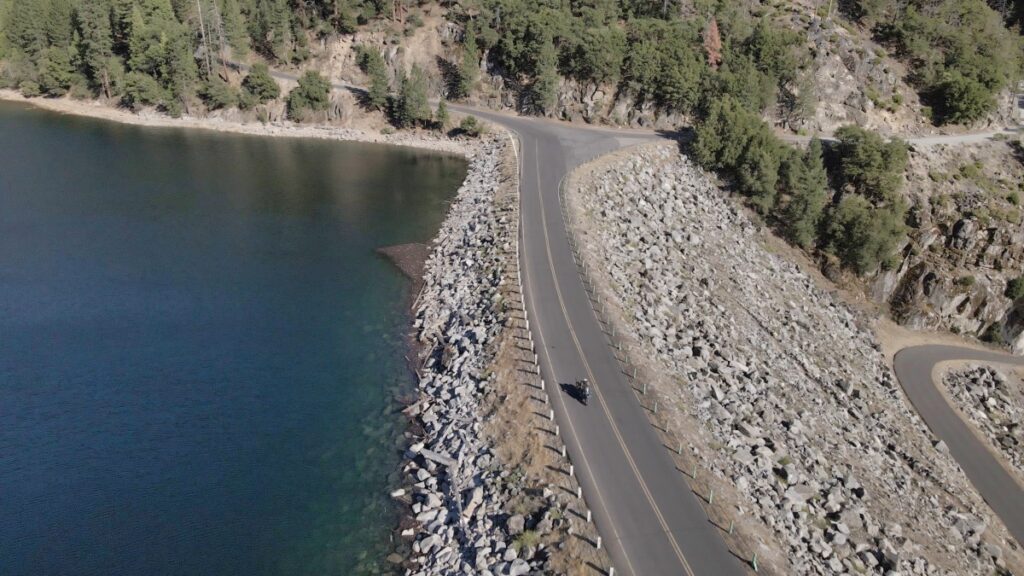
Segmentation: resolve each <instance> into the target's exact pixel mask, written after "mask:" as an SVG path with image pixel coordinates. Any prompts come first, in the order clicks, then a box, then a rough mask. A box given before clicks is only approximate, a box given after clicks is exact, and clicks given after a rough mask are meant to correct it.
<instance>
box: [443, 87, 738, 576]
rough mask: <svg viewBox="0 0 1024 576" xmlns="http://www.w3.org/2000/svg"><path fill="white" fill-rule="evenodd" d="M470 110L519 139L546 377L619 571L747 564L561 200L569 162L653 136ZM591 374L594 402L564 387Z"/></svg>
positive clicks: (529, 263)
mask: <svg viewBox="0 0 1024 576" xmlns="http://www.w3.org/2000/svg"><path fill="white" fill-rule="evenodd" d="M452 108H453V109H460V110H461V109H462V107H459V106H456V105H452ZM466 111H469V110H468V109H466ZM472 113H473V114H476V115H477V116H482V117H484V118H486V119H488V120H490V121H492V122H495V123H499V124H502V125H504V126H506V127H508V128H509V129H510V130H512V131H514V132H515V133H516V134H517V135H518V137H519V144H520V145H519V155H520V171H521V174H520V185H521V197H520V203H521V204H520V210H521V219H522V220H521V234H522V235H521V238H520V259H521V260H520V261H521V268H522V274H523V286H524V292H525V293H526V301H527V309H528V313H529V318H530V328H531V330H532V331H533V334H534V340H535V341H536V342H537V344H538V347H539V348H538V354H539V356H540V364H541V374H542V377H543V378H544V379H545V381H546V382H548V383H550V384H551V385H552V391H553V392H554V393H553V394H552V407H553V408H554V410H555V413H556V416H557V418H558V422H559V424H560V425H561V429H562V434H563V436H564V439H565V442H566V444H567V446H568V449H569V452H570V454H571V456H572V461H573V463H574V464H575V467H576V470H577V471H578V475H579V480H580V483H581V484H582V486H583V489H584V494H585V496H586V498H587V504H588V505H589V507H590V509H591V510H592V511H593V512H594V516H595V521H596V522H597V525H598V529H599V530H600V532H601V534H602V535H603V537H604V541H605V543H606V545H607V547H608V551H609V553H610V555H611V557H612V561H613V563H614V565H615V567H616V574H628V575H631V576H633V575H636V576H658V575H666V576H668V575H672V576H679V575H683V574H686V575H690V576H695V575H704V574H709V575H711V574H714V575H720V574H721V575H728V574H743V573H745V572H746V570H745V568H744V565H743V563H742V562H741V561H740V560H739V559H738V558H736V557H735V556H734V555H733V554H732V553H731V552H730V551H729V549H728V548H727V547H726V545H725V542H724V541H723V540H722V538H721V536H720V534H719V533H718V532H717V530H718V529H717V528H715V526H714V525H713V524H711V522H710V521H709V520H708V517H707V515H706V514H705V512H704V510H703V508H702V507H701V505H700V503H699V502H698V501H697V497H696V496H695V495H694V494H693V492H692V491H691V490H690V488H689V487H688V486H687V484H686V482H685V480H684V478H683V475H682V474H681V473H680V472H679V471H678V470H677V469H676V466H675V463H674V462H673V460H672V459H671V457H670V455H669V454H668V450H667V449H666V448H665V447H664V446H663V445H662V442H661V440H660V439H659V438H658V436H657V434H656V433H655V431H654V428H653V427H652V426H651V424H650V422H649V420H648V418H647V414H646V412H645V409H644V408H643V407H642V406H641V405H640V402H639V400H638V399H637V397H636V396H635V394H634V392H633V390H632V388H631V386H630V384H629V382H628V381H627V380H626V378H625V375H624V374H623V372H622V369H621V367H620V366H619V364H618V360H617V359H616V358H615V356H614V353H613V351H612V348H611V346H610V344H609V341H608V340H607V339H606V337H605V334H604V331H603V329H602V326H601V325H600V323H599V322H598V320H597V318H596V316H595V314H594V312H593V309H592V307H591V303H590V300H589V296H588V293H587V291H586V290H585V289H584V286H583V284H582V281H581V279H580V276H579V274H578V271H577V267H576V263H575V261H574V259H573V255H572V251H571V248H570V246H569V242H568V237H567V234H566V227H565V223H564V221H563V218H562V213H561V208H560V204H559V197H558V193H559V186H560V184H561V182H562V180H563V178H564V177H565V176H566V175H567V173H568V172H569V170H570V169H571V168H573V167H574V166H576V165H578V164H580V163H582V162H583V161H585V160H587V159H588V158H591V157H595V156H597V155H599V154H602V153H605V152H609V151H612V150H615V149H618V148H621V147H623V146H628V145H631V144H635V143H639V142H643V141H649V140H651V139H652V138H654V136H653V135H651V134H650V133H646V134H643V133H630V132H628V131H609V130H599V129H586V128H578V127H571V126H567V125H565V124H559V123H554V122H545V121H537V120H530V119H525V118H519V117H512V116H506V115H502V114H492V113H487V112H483V111H480V110H472ZM582 378H588V379H589V380H590V383H591V389H592V391H593V397H592V399H591V401H590V403H589V405H587V406H584V405H582V404H580V403H579V402H577V401H576V400H574V399H573V398H571V397H569V396H568V395H566V394H564V393H562V392H561V389H560V387H559V386H557V385H556V384H562V383H571V382H575V381H576V380H578V379H582Z"/></svg>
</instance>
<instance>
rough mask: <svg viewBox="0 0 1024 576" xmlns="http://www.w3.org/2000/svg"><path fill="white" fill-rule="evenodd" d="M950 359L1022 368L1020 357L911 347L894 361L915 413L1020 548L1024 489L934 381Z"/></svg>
mask: <svg viewBox="0 0 1024 576" xmlns="http://www.w3.org/2000/svg"><path fill="white" fill-rule="evenodd" d="M950 360H973V361H979V362H995V363H1004V364H1015V365H1018V366H1024V358H1020V357H1018V356H1010V355H1008V354H999V353H995V352H986V351H983V350H974V349H971V348H962V347H958V346H914V347H911V348H904V349H903V350H900V351H899V352H898V353H897V354H896V357H895V358H894V359H893V367H894V368H895V369H896V377H897V378H898V379H899V381H900V384H901V385H902V386H903V390H904V391H906V393H907V396H908V397H910V401H911V402H912V403H913V404H914V408H916V409H917V412H918V414H920V415H921V417H922V418H923V419H924V421H925V423H926V424H928V427H929V428H930V429H931V431H932V432H933V433H934V434H935V436H937V437H938V438H939V439H940V440H942V441H943V442H945V443H946V446H947V447H948V448H949V453H950V454H951V455H952V456H953V458H955V459H956V461H957V462H958V463H959V464H960V467H961V468H962V469H963V470H964V472H965V473H966V474H967V477H968V478H969V479H970V480H971V483H972V484H974V487H975V488H976V489H977V490H978V492H979V493H980V494H981V497H982V498H984V499H985V501H986V502H987V503H988V505H989V506H990V507H991V508H992V510H993V511H995V513H996V514H997V515H998V516H999V518H1000V519H1001V520H1002V521H1003V524H1005V525H1006V528H1007V529H1008V530H1009V531H1010V534H1011V535H1013V537H1014V538H1016V539H1017V542H1018V543H1020V544H1024V490H1022V488H1021V485H1020V484H1019V483H1018V482H1017V481H1016V480H1015V479H1014V477H1013V476H1012V475H1011V474H1010V472H1008V471H1007V470H1006V468H1004V467H1003V466H1002V465H1001V464H1000V462H999V461H998V460H997V459H996V457H995V456H994V455H993V454H992V452H991V451H990V448H989V444H988V442H987V440H984V439H982V438H979V437H978V436H977V435H975V434H974V432H973V431H972V430H971V428H970V427H969V425H968V424H967V423H966V422H964V421H963V420H962V419H961V418H960V416H959V414H958V413H957V412H956V411H954V410H953V408H952V407H951V406H950V405H949V403H948V402H946V399H945V398H944V397H943V395H942V393H941V392H939V390H938V389H937V388H936V384H935V382H933V381H932V369H933V368H934V367H935V365H936V364H938V363H940V362H946V361H950Z"/></svg>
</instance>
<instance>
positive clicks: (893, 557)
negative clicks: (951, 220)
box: [570, 145, 1024, 574]
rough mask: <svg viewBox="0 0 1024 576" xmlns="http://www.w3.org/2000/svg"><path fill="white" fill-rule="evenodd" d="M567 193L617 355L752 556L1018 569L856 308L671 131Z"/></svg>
mask: <svg viewBox="0 0 1024 576" xmlns="http://www.w3.org/2000/svg"><path fill="white" fill-rule="evenodd" d="M570 205H571V211H572V213H573V214H574V215H575V218H576V219H577V221H578V222H579V224H577V232H578V234H579V238H580V239H581V247H582V250H583V252H584V253H585V257H586V259H587V260H588V262H589V264H590V268H591V269H592V270H594V271H596V272H595V275H596V284H597V286H598V290H599V291H600V292H602V293H603V297H604V298H605V299H606V301H607V302H608V304H609V306H608V307H609V309H611V310H612V315H613V322H616V323H618V324H620V326H619V330H618V331H619V332H620V333H623V334H627V335H632V337H630V336H627V337H626V345H627V348H629V356H630V358H631V360H632V361H633V362H634V363H637V364H639V365H640V366H641V371H640V374H641V376H640V378H644V379H647V380H648V381H649V383H650V384H652V386H653V388H654V391H655V392H656V393H657V394H658V396H659V397H660V398H661V401H662V406H667V407H668V410H665V411H664V412H661V413H659V417H662V415H663V414H664V418H665V419H666V420H667V423H666V424H665V426H666V428H668V429H670V430H672V431H673V433H677V434H678V433H679V432H680V431H681V434H680V435H681V437H682V438H683V439H684V440H685V441H686V442H688V443H690V448H689V450H690V451H692V452H693V453H695V455H696V457H697V458H698V460H699V469H700V470H706V471H708V472H709V476H710V478H711V479H712V480H711V481H710V482H711V485H712V486H713V487H714V488H715V491H716V492H715V506H716V507H717V508H716V510H722V509H723V508H724V509H725V510H726V511H727V512H726V513H727V514H728V515H730V516H731V517H732V518H733V519H735V522H736V527H737V529H738V530H739V531H740V533H741V534H746V536H747V540H748V541H751V542H754V544H753V546H754V548H755V549H756V550H758V552H759V555H760V558H761V560H762V564H763V565H766V566H769V567H770V568H771V569H772V570H773V571H775V572H777V573H781V574H842V573H850V574H859V573H877V574H897V573H899V574H991V573H993V572H994V571H997V570H999V569H1000V567H1002V566H1009V567H1010V568H1011V569H1015V570H1017V571H1021V568H1022V567H1024V561H1022V560H1024V556H1022V554H1021V551H1020V549H1019V547H1018V546H1017V544H1016V543H1015V542H1014V541H1013V540H1012V538H1011V537H1010V536H1009V535H1008V534H1007V532H1006V530H1005V528H1004V527H1003V526H1002V524H1001V523H1000V522H999V521H998V519H997V518H996V517H995V516H994V515H993V514H992V512H991V511H990V510H989V509H988V508H987V506H986V505H985V503H984V502H983V501H982V500H981V498H980V497H979V496H978V494H977V493H976V492H975V491H974V489H973V488H972V486H971V485H970V483H969V481H968V480H967V478H966V477H965V476H964V474H963V473H962V471H961V470H960V469H959V467H958V466H957V464H956V462H955V461H954V460H953V459H952V458H951V457H950V456H949V455H948V453H946V452H944V451H943V450H942V449H941V445H939V446H938V447H936V446H935V444H934V438H933V437H932V436H931V435H930V433H929V432H928V430H927V429H926V427H925V426H924V424H923V423H922V421H921V420H920V419H919V418H918V417H917V415H916V413H915V412H914V411H913V408H912V407H911V406H910V405H909V403H908V402H907V401H906V399H905V397H904V395H903V393H902V391H901V390H900V387H899V385H898V383H897V382H896V379H895V377H894V375H893V374H892V371H891V370H890V369H889V368H888V366H887V365H886V363H885V360H884V358H883V356H882V354H881V353H880V352H879V346H878V344H877V343H876V341H875V339H874V337H873V335H872V333H871V332H870V331H869V330H868V329H867V327H866V324H867V320H866V319H864V318H862V317H859V316H858V315H857V314H856V313H854V312H853V311H851V310H850V309H848V308H847V307H846V306H845V305H843V304H842V303H841V302H839V301H838V300H837V299H836V297H834V296H833V295H831V294H830V293H827V292H826V291H824V290H822V289H820V288H819V287H818V286H817V285H816V284H815V282H814V281H813V280H812V279H810V278H809V277H808V276H807V275H805V274H804V273H802V272H801V271H800V269H799V268H798V267H797V266H796V265H795V264H793V263H791V262H789V261H787V260H785V259H784V258H782V257H780V256H778V255H776V254H773V253H771V252H769V251H768V250H767V249H766V248H765V244H764V239H763V238H762V236H761V234H762V231H760V230H759V229H758V228H757V226H755V225H754V224H752V223H751V221H750V220H749V219H748V217H747V216H746V215H745V214H744V213H743V212H742V211H741V210H739V209H738V208H737V204H736V203H734V202H732V201H730V200H729V199H728V198H726V197H725V196H724V195H723V194H722V193H721V192H720V191H719V190H718V189H717V188H716V187H715V185H714V183H713V182H712V180H711V179H710V178H709V177H708V176H707V175H706V174H705V173H703V172H702V171H701V170H700V169H699V168H697V167H696V166H695V165H694V164H693V163H691V162H690V161H689V160H688V159H687V158H686V157H684V156H681V155H680V154H679V153H678V151H677V150H676V149H675V148H674V147H672V146H665V145H661V146H653V147H651V146H649V147H644V148H639V149H634V150H633V151H627V153H622V154H620V155H618V156H614V157H612V158H610V159H605V160H601V161H598V162H597V163H594V164H592V165H590V166H588V167H585V168H584V170H583V171H581V172H579V173H577V175H576V181H575V184H574V185H573V186H572V187H571V192H570ZM616 315H618V316H619V318H618V319H617V320H616V319H615V316H616ZM663 422H664V421H663ZM701 475H702V474H701V473H698V476H701Z"/></svg>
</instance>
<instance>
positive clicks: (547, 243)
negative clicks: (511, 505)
mask: <svg viewBox="0 0 1024 576" xmlns="http://www.w3.org/2000/svg"><path fill="white" fill-rule="evenodd" d="M534 156H535V157H537V158H539V157H540V151H539V149H538V146H537V143H536V141H535V142H534ZM536 169H537V191H538V193H542V192H541V190H542V188H541V183H540V162H539V161H538V162H536ZM559 188H561V185H560V186H559ZM556 193H557V191H556ZM540 211H541V222H542V223H543V224H544V225H543V226H542V228H543V229H544V245H545V248H546V249H547V255H548V267H549V268H550V270H551V277H552V281H553V282H554V284H555V293H556V294H557V295H558V305H559V307H560V308H561V309H562V315H563V316H564V317H565V323H566V326H567V327H568V328H569V334H570V335H572V340H573V343H574V344H575V345H576V351H577V352H578V353H579V356H580V360H581V361H582V362H583V367H584V368H585V369H586V371H587V375H588V376H589V377H590V380H591V381H592V382H593V383H594V392H595V394H596V395H597V399H598V402H600V403H601V409H602V410H603V411H604V413H605V416H606V417H607V419H608V423H609V424H610V425H611V428H612V432H613V433H614V434H615V438H616V439H617V440H618V442H619V446H621V447H622V451H623V453H624V454H625V455H626V460H627V461H628V462H629V466H630V468H632V470H633V474H634V475H635V476H636V479H637V481H638V482H639V483H640V488H641V490H643V493H644V496H645V497H646V498H647V501H648V502H649V503H650V505H651V508H653V509H654V514H655V515H656V516H657V517H658V522H659V523H660V524H661V527H662V529H663V530H664V531H665V534H666V536H668V539H669V542H671V543H672V548H673V549H674V550H675V553H676V556H678V557H679V561H680V562H681V563H682V565H683V569H684V570H686V573H687V574H688V575H689V576H693V570H691V569H690V564H689V562H687V561H686V557H685V556H684V555H683V551H682V549H681V548H680V547H679V543H678V542H676V538H675V535H674V534H673V533H672V530H671V529H670V528H669V526H668V522H666V521H665V516H664V515H663V514H662V513H661V509H660V508H658V505H657V503H656V502H655V501H654V497H653V496H652V495H651V491H650V489H649V488H648V487H647V483H646V482H644V479H643V476H641V474H640V470H639V469H638V468H637V465H636V461H635V460H633V455H632V454H631V453H630V452H629V448H628V447H626V441H625V440H624V439H623V438H622V433H621V432H620V431H619V427H618V426H617V425H616V424H615V420H614V419H613V418H612V415H611V411H610V410H609V409H608V404H607V403H606V402H605V400H604V396H603V395H602V394H601V390H600V387H599V386H598V384H597V378H596V377H595V376H594V372H593V370H592V369H591V367H590V363H589V362H588V361H587V357H586V355H585V354H584V353H583V346H582V345H581V344H580V341H579V338H578V337H577V336H576V329H575V328H573V325H572V320H570V318H569V312H568V310H567V309H566V307H565V300H564V299H563V298H562V290H561V288H560V287H559V284H558V276H557V275H556V273H555V264H554V258H553V257H552V254H551V240H550V237H549V235H548V227H547V224H546V223H547V216H546V210H545V209H544V199H543V198H541V200H540ZM566 415H567V417H568V412H567V413H566ZM581 452H582V450H581ZM595 485H596V482H595Z"/></svg>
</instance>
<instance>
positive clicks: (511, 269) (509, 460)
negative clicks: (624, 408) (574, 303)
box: [484, 155, 610, 576]
mask: <svg viewBox="0 0 1024 576" xmlns="http://www.w3.org/2000/svg"><path fill="white" fill-rule="evenodd" d="M510 156H511V155H510ZM504 170H505V173H506V176H507V178H506V182H505V183H504V184H503V186H502V188H501V189H499V190H498V191H497V192H496V194H497V196H496V199H497V205H498V207H499V210H500V211H501V214H502V215H504V216H507V217H508V218H507V220H508V222H509V225H510V226H515V223H516V222H517V221H518V218H519V210H518V193H517V190H516V183H517V182H516V179H515V174H517V168H516V165H515V160H514V158H509V160H508V162H507V164H506V166H505V167H504ZM516 266H517V259H516V254H515V253H514V246H510V247H509V250H508V251H507V252H506V253H505V266H504V269H505V274H504V279H503V282H504V283H503V285H502V290H501V296H502V302H503V305H504V306H505V308H506V310H507V315H506V319H505V326H504V329H503V330H502V331H501V335H500V337H499V338H498V340H497V342H496V344H495V345H496V351H495V359H494V362H493V364H492V366H491V372H492V373H493V375H494V378H493V380H492V381H493V382H494V383H495V385H494V388H493V389H492V390H491V392H490V393H489V395H488V397H487V398H486V400H485V402H484V408H485V410H486V411H487V415H486V426H485V428H484V433H485V434H486V435H487V436H488V437H489V439H490V442H491V444H492V446H493V447H494V451H495V454H496V455H497V457H498V459H499V461H501V462H502V463H504V465H505V466H507V467H509V469H510V470H512V471H513V474H512V475H511V478H512V480H511V481H512V482H515V483H516V484H517V485H518V488H519V490H518V494H517V495H516V496H514V497H513V502H512V506H511V508H512V510H511V512H513V513H519V514H523V515H524V516H526V517H529V516H530V515H537V516H538V517H539V515H540V513H542V512H543V511H544V510H545V509H547V508H548V507H549V502H550V500H549V498H548V497H546V496H545V494H548V495H551V496H552V498H553V500H554V506H553V507H552V512H551V513H550V514H551V515H552V516H553V517H554V518H556V521H555V522H554V524H555V528H554V529H553V530H552V531H551V532H550V533H548V534H545V535H537V534H533V533H528V534H525V535H524V536H521V537H520V538H519V540H518V543H519V544H521V545H524V546H525V545H530V544H533V545H543V546H544V548H545V550H546V552H547V554H548V555H549V558H550V560H551V566H552V569H553V571H554V572H555V573H557V574H568V575H580V576H583V575H593V574H602V573H604V570H605V569H606V567H608V566H610V561H609V559H608V556H607V554H606V553H605V551H604V550H597V549H596V548H595V547H594V545H593V542H595V541H596V539H597V535H598V534H597V530H596V527H595V526H594V524H593V523H587V522H586V521H585V516H586V509H585V508H584V503H583V502H582V501H581V500H579V499H577V498H576V496H575V493H576V490H577V487H578V484H577V483H576V479H575V478H570V477H569V476H568V475H567V474H566V473H565V470H566V469H567V468H568V466H569V461H568V460H567V459H566V458H562V456H561V451H562V447H563V443H562V440H561V438H560V437H558V436H555V434H554V423H553V422H550V421H549V420H548V418H547V416H546V415H545V414H546V413H547V411H548V409H549V408H550V407H549V406H548V405H547V404H545V403H544V398H545V393H544V392H543V391H541V390H540V377H539V376H538V375H537V374H536V373H535V368H534V364H533V352H532V351H531V348H530V340H529V336H528V334H527V331H526V330H525V320H524V314H523V312H522V308H523V300H522V294H520V292H519V288H518V286H517V282H516ZM570 532H571V533H570Z"/></svg>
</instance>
